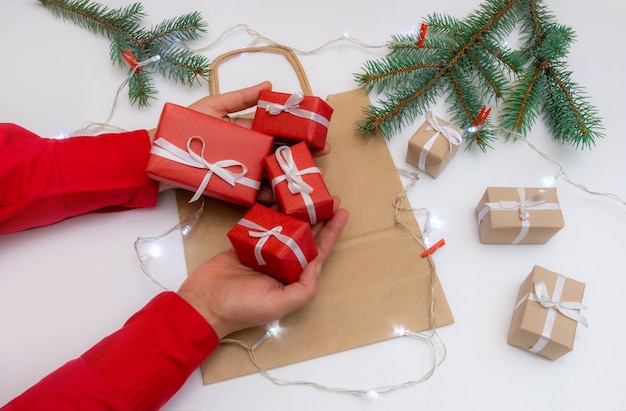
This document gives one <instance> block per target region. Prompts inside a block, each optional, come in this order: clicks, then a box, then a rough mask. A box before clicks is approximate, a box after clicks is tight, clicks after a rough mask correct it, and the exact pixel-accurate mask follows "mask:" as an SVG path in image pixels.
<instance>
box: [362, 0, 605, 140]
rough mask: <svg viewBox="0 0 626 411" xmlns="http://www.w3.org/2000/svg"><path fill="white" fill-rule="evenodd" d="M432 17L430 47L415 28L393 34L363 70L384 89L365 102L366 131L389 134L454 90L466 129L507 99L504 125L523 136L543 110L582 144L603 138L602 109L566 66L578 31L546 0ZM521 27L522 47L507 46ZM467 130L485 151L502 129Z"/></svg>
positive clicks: (458, 120)
mask: <svg viewBox="0 0 626 411" xmlns="http://www.w3.org/2000/svg"><path fill="white" fill-rule="evenodd" d="M425 22H426V23H427V24H428V27H429V28H428V36H427V37H426V39H425V42H424V45H423V47H422V48H420V47H418V41H417V40H418V38H417V35H415V34H413V35H395V36H392V39H391V41H390V43H389V48H390V50H391V52H390V53H389V54H388V55H387V56H386V57H384V58H383V59H380V60H375V61H367V62H366V63H365V65H364V68H363V71H364V73H362V74H357V75H355V79H356V81H357V82H358V83H359V84H360V85H361V86H363V87H364V88H365V89H366V91H368V92H370V91H372V90H377V91H378V92H379V93H381V94H382V96H383V98H382V99H381V100H379V101H378V105H377V106H374V105H372V106H369V107H366V108H365V110H364V111H365V115H366V119H365V120H363V121H361V122H359V123H358V124H357V127H358V131H359V132H362V133H365V134H366V135H370V134H372V133H374V132H377V131H379V132H381V133H382V134H383V135H384V136H385V137H386V138H388V139H389V138H391V136H392V135H393V134H394V133H396V132H398V131H399V130H400V129H401V128H402V127H403V126H405V125H407V124H410V123H411V122H412V121H413V120H414V119H415V117H417V115H419V114H423V113H424V112H425V111H426V110H427V109H428V106H429V104H431V103H434V102H435V101H436V100H437V98H438V97H441V96H442V95H447V98H446V102H447V103H448V104H449V105H450V108H449V112H450V113H451V116H452V122H454V123H455V124H458V125H459V126H461V127H462V128H468V127H469V126H470V125H471V124H473V123H474V122H475V121H476V118H477V116H478V113H479V112H480V111H481V109H482V107H483V106H485V105H489V104H490V103H492V102H493V103H496V104H497V103H500V102H502V106H503V107H502V112H501V115H500V117H499V119H498V120H499V122H500V126H501V127H504V128H508V129H511V130H513V131H515V132H518V133H521V134H523V135H525V133H527V132H528V131H530V129H531V127H532V124H533V123H534V122H535V121H536V118H537V117H538V116H539V114H541V113H543V118H544V121H545V122H546V124H547V125H548V127H549V128H550V130H551V132H552V134H553V136H554V137H555V138H556V139H561V140H563V141H564V142H567V143H569V144H571V145H573V146H575V147H579V146H582V147H583V148H584V147H590V146H591V145H593V144H594V141H595V139H596V138H598V137H602V133H601V132H600V131H599V129H601V124H600V120H599V118H598V117H597V111H596V109H595V108H594V107H592V106H591V105H590V104H589V102H588V99H587V98H586V97H585V96H584V95H583V94H582V92H581V90H580V88H579V87H578V85H577V84H575V83H574V82H572V81H571V73H569V72H568V71H567V70H566V69H565V62H564V57H565V56H566V55H567V51H568V49H569V46H570V44H571V42H572V41H573V39H574V32H573V30H572V29H571V28H569V27H567V26H562V25H558V24H556V22H555V19H554V17H553V16H552V15H551V14H550V12H549V11H548V10H547V8H546V7H545V6H544V5H543V3H542V2H541V0H486V1H485V2H484V3H483V4H482V5H480V7H479V8H478V10H476V11H474V12H473V13H471V14H470V15H468V16H467V17H466V18H465V19H463V20H459V19H456V18H453V17H450V16H445V15H439V14H432V15H430V16H427V18H426V19H425ZM518 26H519V27H521V35H522V40H523V44H522V47H521V48H520V49H519V50H510V49H507V48H504V47H503V46H502V44H503V39H505V38H506V36H508V35H509V34H510V33H511V32H512V31H513V30H514V29H516V28H517V27H518ZM511 78H513V79H514V80H515V81H514V82H513V84H511ZM465 137H466V140H467V143H468V147H470V146H471V145H473V144H476V145H477V146H479V147H480V148H481V149H482V150H485V149H486V148H487V147H489V146H490V145H489V143H490V141H491V140H493V138H495V133H494V132H493V131H491V130H490V129H489V127H484V128H483V129H482V130H479V131H478V132H475V133H466V134H465ZM507 138H508V137H507Z"/></svg>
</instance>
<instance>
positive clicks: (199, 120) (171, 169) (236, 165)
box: [146, 103, 274, 207]
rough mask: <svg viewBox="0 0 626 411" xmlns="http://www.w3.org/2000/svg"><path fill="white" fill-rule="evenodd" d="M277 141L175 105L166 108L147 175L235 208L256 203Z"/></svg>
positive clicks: (169, 104) (195, 198)
mask: <svg viewBox="0 0 626 411" xmlns="http://www.w3.org/2000/svg"><path fill="white" fill-rule="evenodd" d="M273 143H274V139H273V138H272V137H271V136H268V135H266V134H263V133H260V132H257V131H253V130H250V129H247V128H245V127H241V126H238V125H236V124H231V123H229V122H226V121H224V120H222V119H218V118H215V117H213V116H209V115H206V114H203V113H200V112H198V111H194V110H191V109H188V108H185V107H181V106H178V105H175V104H171V103H166V104H165V106H164V107H163V111H162V113H161V118H160V120H159V125H158V128H157V131H156V135H155V139H154V142H153V145H152V149H151V150H150V159H149V160H148V166H147V169H146V171H147V173H148V175H149V176H150V177H151V178H153V179H155V180H158V181H162V182H166V183H169V184H171V185H173V186H175V187H181V188H184V189H187V190H190V191H193V192H195V195H194V196H193V197H192V199H191V201H190V202H192V201H195V200H197V199H198V198H200V196H201V195H202V194H205V195H207V196H210V197H213V198H217V199H220V200H224V201H228V202H231V203H235V204H239V205H243V206H248V207H249V206H251V205H253V204H254V203H255V201H256V198H257V195H258V192H259V189H260V187H261V179H262V177H263V171H264V170H263V158H264V157H266V156H267V155H268V154H269V153H271V151H272V147H273Z"/></svg>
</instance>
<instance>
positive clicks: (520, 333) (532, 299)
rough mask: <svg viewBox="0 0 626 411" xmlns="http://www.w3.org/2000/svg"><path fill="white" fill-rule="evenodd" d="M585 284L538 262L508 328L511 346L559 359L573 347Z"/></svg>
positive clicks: (521, 294)
mask: <svg viewBox="0 0 626 411" xmlns="http://www.w3.org/2000/svg"><path fill="white" fill-rule="evenodd" d="M584 291H585V284H584V283H581V282H578V281H576V280H573V279H571V278H567V277H564V276H562V275H560V274H557V273H555V272H553V271H550V270H546V269H545V268H542V267H539V266H535V267H534V268H533V270H532V271H531V273H530V274H529V275H528V277H527V278H526V280H524V282H523V283H522V285H521V286H520V289H519V293H518V295H517V304H516V306H515V309H514V311H513V319H512V321H511V328H510V330H509V337H508V343H509V344H510V345H512V346H515V347H518V348H521V349H523V350H527V351H530V352H532V353H535V354H538V355H541V356H543V357H545V358H548V359H551V360H556V359H557V358H559V357H561V356H563V355H565V354H567V353H568V352H570V351H572V350H573V348H574V339H575V336H576V330H577V328H578V323H581V324H582V325H583V326H585V327H587V320H586V319H585V317H583V316H582V315H581V314H580V310H582V309H586V307H585V305H583V304H582V299H583V293H584Z"/></svg>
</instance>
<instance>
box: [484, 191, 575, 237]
mask: <svg viewBox="0 0 626 411" xmlns="http://www.w3.org/2000/svg"><path fill="white" fill-rule="evenodd" d="M476 216H477V219H478V232H479V237H480V242H481V243H483V244H544V243H546V242H547V241H548V240H550V238H552V237H553V236H554V235H555V234H556V233H557V232H558V231H559V230H560V229H561V228H563V226H564V225H565V222H564V221H563V214H562V213H561V207H560V205H559V200H558V198H557V193H556V188H554V187H552V188H522V187H517V188H515V187H488V188H487V189H486V190H485V193H484V194H483V197H482V198H481V199H480V201H479V203H478V205H477V206H476Z"/></svg>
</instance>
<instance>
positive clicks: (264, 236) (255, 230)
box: [238, 218, 308, 268]
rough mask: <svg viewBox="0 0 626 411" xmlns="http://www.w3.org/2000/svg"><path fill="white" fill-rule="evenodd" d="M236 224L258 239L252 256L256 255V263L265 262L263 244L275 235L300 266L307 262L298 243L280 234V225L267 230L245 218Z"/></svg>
mask: <svg viewBox="0 0 626 411" xmlns="http://www.w3.org/2000/svg"><path fill="white" fill-rule="evenodd" d="M238 224H239V225H242V226H244V227H246V228H249V229H250V230H249V231H248V235H249V236H250V237H255V238H258V239H259V241H257V243H256V245H255V246H254V256H255V257H256V261H257V263H259V265H265V264H266V262H265V259H264V258H263V253H262V250H263V246H264V245H265V243H266V242H267V240H269V239H270V237H275V238H276V239H277V240H279V241H280V242H282V243H283V244H285V245H286V246H287V247H289V248H290V249H291V251H293V253H294V255H295V256H296V258H297V259H298V262H299V263H300V266H302V268H304V267H306V265H307V264H308V261H307V260H306V257H305V256H304V253H303V252H302V249H301V248H300V246H299V245H298V243H297V242H296V241H295V240H294V239H293V238H291V237H289V236H287V235H285V234H281V232H282V230H283V227H282V226H276V227H274V228H271V229H269V230H268V229H267V228H265V227H263V226H261V225H259V224H257V223H255V222H253V221H250V220H247V219H245V218H242V219H241V220H239V223H238Z"/></svg>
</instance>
